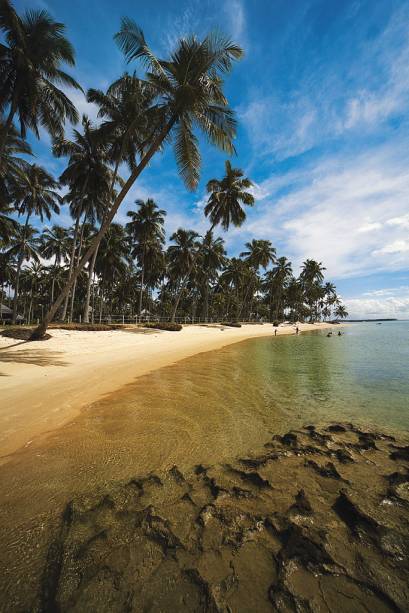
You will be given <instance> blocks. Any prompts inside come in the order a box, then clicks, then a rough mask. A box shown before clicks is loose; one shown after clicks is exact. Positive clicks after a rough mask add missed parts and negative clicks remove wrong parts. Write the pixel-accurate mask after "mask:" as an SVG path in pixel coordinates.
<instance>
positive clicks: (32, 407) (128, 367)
mask: <svg viewBox="0 0 409 613" xmlns="http://www.w3.org/2000/svg"><path fill="white" fill-rule="evenodd" d="M325 327H329V324H300V325H299V328H300V330H301V331H308V330H317V329H323V328H325ZM273 330H274V329H273V327H272V325H271V324H265V325H243V326H242V327H241V328H229V327H221V326H207V327H206V326H185V327H184V328H183V330H182V331H180V332H159V331H152V330H145V331H141V329H137V328H135V329H133V330H132V329H129V330H114V331H108V332H78V331H72V330H52V331H51V334H52V338H51V339H49V340H47V341H42V342H39V341H37V342H30V343H27V342H21V341H15V340H13V339H10V338H3V337H0V398H1V405H0V462H5V461H8V457H9V456H10V454H12V453H13V452H14V451H16V450H17V449H19V448H21V447H23V446H24V445H30V444H31V442H32V441H33V439H35V438H36V437H38V436H39V435H42V434H44V433H45V432H50V431H52V430H55V429H56V428H59V427H61V426H62V425H63V424H66V423H68V422H69V421H70V420H72V419H73V418H74V417H76V416H77V415H78V414H79V413H80V411H81V409H82V408H84V407H85V406H86V405H89V404H90V403H92V402H95V401H96V400H99V399H101V398H103V397H105V396H107V395H108V394H110V393H112V392H115V391H117V390H120V389H121V388H122V387H123V386H124V385H126V384H128V383H130V382H132V381H134V380H135V379H136V378H137V377H139V376H141V375H145V374H147V373H149V372H152V371H154V370H156V369H159V368H162V367H163V366H168V365H169V364H173V363H175V362H177V361H179V360H182V359H184V358H187V357H189V356H193V355H195V354H198V353H201V352H206V351H211V350H213V349H220V348H221V347H224V346H226V345H230V344H233V343H237V342H240V341H243V340H246V339H250V338H257V337H262V336H272V335H273ZM283 334H294V326H285V327H279V328H278V335H280V336H281V335H283Z"/></svg>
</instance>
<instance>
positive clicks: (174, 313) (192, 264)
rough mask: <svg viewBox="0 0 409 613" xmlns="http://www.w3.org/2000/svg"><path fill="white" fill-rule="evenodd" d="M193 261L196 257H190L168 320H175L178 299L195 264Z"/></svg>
mask: <svg viewBox="0 0 409 613" xmlns="http://www.w3.org/2000/svg"><path fill="white" fill-rule="evenodd" d="M195 261H196V257H192V261H191V263H190V266H189V269H188V271H187V273H186V275H185V278H184V279H183V281H182V283H181V286H180V289H179V292H178V295H177V297H176V301H175V304H174V305H173V310H172V315H171V319H170V321H171V322H172V323H173V322H174V321H175V317H176V313H177V310H178V306H179V302H180V299H181V298H182V294H183V292H184V291H185V289H186V285H187V282H188V280H189V277H190V274H191V272H192V270H193V266H194V265H195Z"/></svg>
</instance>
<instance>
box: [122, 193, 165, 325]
mask: <svg viewBox="0 0 409 613" xmlns="http://www.w3.org/2000/svg"><path fill="white" fill-rule="evenodd" d="M135 204H136V205H137V206H138V210H137V211H128V212H127V215H128V217H130V218H131V221H129V222H128V223H127V224H126V229H127V231H128V234H129V236H130V238H131V240H132V241H135V242H136V245H134V246H133V250H132V257H136V258H137V259H138V263H139V265H140V267H141V282H140V290H139V306H138V315H140V314H141V311H142V296H143V292H144V283H145V268H146V258H147V255H149V254H148V251H149V246H158V245H163V244H164V242H165V232H164V229H163V225H164V223H165V216H166V211H164V210H163V209H160V208H159V207H158V206H157V204H156V202H155V201H154V200H152V198H148V200H146V202H144V201H143V200H136V201H135ZM151 251H152V249H151Z"/></svg>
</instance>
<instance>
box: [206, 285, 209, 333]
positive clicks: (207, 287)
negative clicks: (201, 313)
mask: <svg viewBox="0 0 409 613" xmlns="http://www.w3.org/2000/svg"><path fill="white" fill-rule="evenodd" d="M208 319H209V279H208V278H206V287H205V320H206V322H207V320H208Z"/></svg>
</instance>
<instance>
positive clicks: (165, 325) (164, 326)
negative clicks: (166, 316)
mask: <svg viewBox="0 0 409 613" xmlns="http://www.w3.org/2000/svg"><path fill="white" fill-rule="evenodd" d="M142 326H143V327H144V328H153V329H155V330H166V331H167V332H179V331H180V330H182V328H183V326H181V324H176V323H172V322H171V321H162V322H159V321H158V322H149V323H146V324H142Z"/></svg>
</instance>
